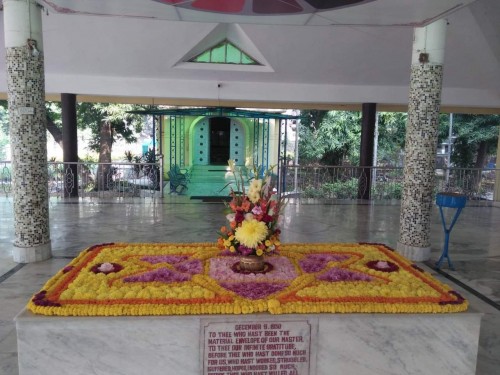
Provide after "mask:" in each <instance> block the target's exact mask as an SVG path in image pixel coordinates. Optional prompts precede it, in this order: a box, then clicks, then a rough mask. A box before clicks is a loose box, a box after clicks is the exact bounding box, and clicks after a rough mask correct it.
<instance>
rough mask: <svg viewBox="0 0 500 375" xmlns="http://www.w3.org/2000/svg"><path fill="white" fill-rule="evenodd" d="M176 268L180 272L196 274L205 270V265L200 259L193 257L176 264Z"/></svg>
mask: <svg viewBox="0 0 500 375" xmlns="http://www.w3.org/2000/svg"><path fill="white" fill-rule="evenodd" d="M175 269H176V270H177V271H179V272H183V273H189V274H190V275H196V274H200V273H201V272H202V271H203V265H202V263H201V261H200V260H199V259H191V260H188V261H187V262H184V263H181V264H178V265H176V266H175Z"/></svg>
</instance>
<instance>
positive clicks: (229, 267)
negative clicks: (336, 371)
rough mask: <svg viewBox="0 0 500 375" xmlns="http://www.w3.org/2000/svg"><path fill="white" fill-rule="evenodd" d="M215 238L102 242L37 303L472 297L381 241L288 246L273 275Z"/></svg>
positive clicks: (317, 302) (434, 306) (204, 307)
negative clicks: (253, 268) (247, 269)
mask: <svg viewBox="0 0 500 375" xmlns="http://www.w3.org/2000/svg"><path fill="white" fill-rule="evenodd" d="M239 258H240V257H239V256H237V255H234V254H232V253H230V252H226V253H221V252H220V250H219V249H218V247H217V245H216V244H210V243H192V244H158V243H155V244H125V243H116V244H101V245H95V246H92V247H90V248H88V249H87V250H84V251H83V252H82V253H80V255H79V256H78V257H77V258H75V259H74V260H72V261H71V263H70V264H69V265H67V266H66V267H64V268H63V269H62V270H61V271H59V272H58V273H57V274H56V275H55V276H54V277H52V278H51V279H50V280H49V281H48V282H47V283H46V284H45V286H44V287H43V289H42V290H41V291H40V292H38V293H37V294H35V295H34V296H33V298H32V299H31V300H30V301H29V303H28V309H29V310H31V311H32V312H34V313H37V314H43V315H59V316H119V315H188V314H251V313H257V312H269V313H271V314H288V313H450V312H459V311H464V310H466V309H467V306H468V302H467V301H466V300H465V299H464V298H463V297H462V296H461V295H460V294H459V293H458V292H457V291H454V290H452V289H451V288H450V287H449V286H447V285H445V284H443V283H441V282H440V281H438V280H437V279H435V278H434V277H433V276H432V275H430V274H429V273H427V272H425V271H424V270H423V269H422V268H420V267H418V266H417V265H415V264H413V263H412V262H410V261H408V260H407V259H405V258H404V257H402V256H400V255H399V254H397V253H395V252H394V251H392V250H391V249H390V248H388V247H387V246H385V245H381V244H365V243H363V244H315V243H310V244H283V245H281V249H280V254H279V255H275V256H273V257H268V258H267V259H266V262H269V267H268V272H265V273H248V274H244V273H238V272H235V271H234V265H235V264H237V263H238V261H239Z"/></svg>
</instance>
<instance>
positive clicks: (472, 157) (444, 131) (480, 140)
mask: <svg viewBox="0 0 500 375" xmlns="http://www.w3.org/2000/svg"><path fill="white" fill-rule="evenodd" d="M448 126H449V122H448V121H442V122H441V126H440V140H441V141H444V140H446V139H447V138H448ZM499 126H500V116H499V115H471V114H456V115H454V117H453V137H454V138H455V141H454V143H453V149H452V155H451V161H452V164H453V165H454V166H456V167H461V168H483V167H484V165H485V163H486V162H487V157H488V155H492V154H495V153H496V148H497V144H498V132H499Z"/></svg>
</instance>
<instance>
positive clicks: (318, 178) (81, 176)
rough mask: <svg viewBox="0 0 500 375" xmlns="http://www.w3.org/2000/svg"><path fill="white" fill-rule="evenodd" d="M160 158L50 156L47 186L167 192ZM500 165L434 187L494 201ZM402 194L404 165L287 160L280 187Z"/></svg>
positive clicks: (94, 193)
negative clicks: (312, 163)
mask: <svg viewBox="0 0 500 375" xmlns="http://www.w3.org/2000/svg"><path fill="white" fill-rule="evenodd" d="M161 170H162V166H161V163H156V164H151V163H101V164H99V163H87V162H83V163H60V162H49V163H48V173H49V182H48V190H49V194H50V196H52V197H68V196H75V195H76V194H75V193H76V191H77V192H78V196H79V197H82V198H85V197H96V198H115V197H139V196H146V197H147V196H163V188H164V182H163V176H162V173H161V172H160V171H161ZM497 173H500V170H498V169H471V168H450V169H436V173H435V176H436V183H435V193H438V192H442V191H451V192H458V193H462V194H465V195H467V197H468V198H469V199H470V200H477V201H479V200H483V201H492V200H493V194H494V190H495V180H496V176H497ZM370 181H371V189H370V191H369V195H368V196H369V198H370V199H371V200H374V201H384V200H392V199H395V200H398V199H401V197H402V192H403V168H396V167H371V168H367V167H339V166H318V167H302V166H286V167H285V168H283V169H282V176H281V188H282V192H284V193H285V194H286V195H288V196H291V197H296V198H298V199H308V198H315V199H351V200H357V199H359V197H360V196H363V195H364V196H366V193H367V192H368V186H369V182H370ZM0 194H3V195H6V196H9V195H11V194H12V174H11V165H10V162H8V161H0Z"/></svg>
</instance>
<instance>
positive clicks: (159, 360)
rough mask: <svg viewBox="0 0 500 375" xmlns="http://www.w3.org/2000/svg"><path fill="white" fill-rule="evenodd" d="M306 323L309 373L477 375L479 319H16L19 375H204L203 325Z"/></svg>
mask: <svg viewBox="0 0 500 375" xmlns="http://www.w3.org/2000/svg"><path fill="white" fill-rule="evenodd" d="M293 320H298V321H301V322H304V321H307V322H308V323H309V324H311V327H313V328H312V330H311V351H310V353H311V354H310V355H311V356H312V358H310V361H311V363H314V364H315V366H314V367H315V368H313V369H312V371H311V375H312V374H316V375H337V374H338V375H346V374H356V375H364V374H366V375H376V374H380V375H391V374H394V375H402V374H412V375H418V374H422V375H424V374H425V375H427V374H440V375H474V374H475V368H476V360H477V352H478V339H479V330H480V322H481V314H478V313H458V314H436V315H433V314H408V315H390V314H317V315H298V314H297V315H296V314H290V315H269V314H256V315H245V316H235V315H223V316H221V315H219V316H208V315H203V316H170V317H165V316H162V317H89V318H86V317H45V316H39V315H33V314H31V313H30V312H27V311H23V312H21V313H20V314H19V315H18V316H17V318H16V327H17V335H18V353H19V374H20V375H30V374H33V375H35V374H36V375H49V374H50V375H52V374H69V373H71V374H74V375H79V374H81V375H88V374H113V375H122V374H123V375H129V374H130V375H132V374H133V375H136V374H148V375H156V374H158V375H159V374H162V375H164V374H176V375H194V374H202V373H203V370H202V364H203V359H200V358H202V357H200V356H203V353H202V351H203V347H204V345H203V343H202V341H203V340H204V328H203V327H206V326H207V322H211V321H213V322H231V323H237V322H243V323H244V322H256V321H257V322H258V321H266V322H277V323H279V322H289V321H293Z"/></svg>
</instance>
